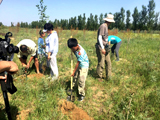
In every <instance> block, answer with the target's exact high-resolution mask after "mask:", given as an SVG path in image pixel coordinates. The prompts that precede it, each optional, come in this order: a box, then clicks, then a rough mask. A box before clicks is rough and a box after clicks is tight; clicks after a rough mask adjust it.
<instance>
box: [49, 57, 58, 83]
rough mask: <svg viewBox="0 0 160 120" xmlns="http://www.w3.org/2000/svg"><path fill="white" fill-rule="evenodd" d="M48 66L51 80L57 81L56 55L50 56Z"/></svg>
mask: <svg viewBox="0 0 160 120" xmlns="http://www.w3.org/2000/svg"><path fill="white" fill-rule="evenodd" d="M50 66H51V71H52V72H53V75H54V77H53V78H52V79H53V80H55V79H58V67H57V58H56V54H52V55H51V60H50Z"/></svg>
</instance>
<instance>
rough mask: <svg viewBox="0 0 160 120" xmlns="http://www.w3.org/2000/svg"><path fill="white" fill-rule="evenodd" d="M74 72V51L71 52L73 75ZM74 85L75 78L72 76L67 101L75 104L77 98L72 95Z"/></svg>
mask: <svg viewBox="0 0 160 120" xmlns="http://www.w3.org/2000/svg"><path fill="white" fill-rule="evenodd" d="M72 72H73V55H72V51H71V73H72ZM72 83H73V76H71V88H70V89H69V90H68V94H69V95H68V97H67V100H68V101H72V102H74V101H75V96H74V95H72V92H73V86H72Z"/></svg>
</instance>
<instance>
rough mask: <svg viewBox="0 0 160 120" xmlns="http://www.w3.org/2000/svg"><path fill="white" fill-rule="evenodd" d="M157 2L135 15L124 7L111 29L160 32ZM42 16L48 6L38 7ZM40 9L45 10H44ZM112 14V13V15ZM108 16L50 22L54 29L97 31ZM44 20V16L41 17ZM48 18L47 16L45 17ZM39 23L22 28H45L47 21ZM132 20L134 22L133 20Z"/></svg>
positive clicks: (150, 2)
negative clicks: (156, 9)
mask: <svg viewBox="0 0 160 120" xmlns="http://www.w3.org/2000/svg"><path fill="white" fill-rule="evenodd" d="M42 3H43V0H40V5H41V6H43V5H42ZM155 6H156V5H155V2H154V0H150V1H149V4H148V6H144V5H142V10H141V11H138V9H137V7H135V8H134V11H133V14H131V12H130V10H127V11H125V9H124V8H123V7H122V8H121V9H120V12H116V13H114V14H113V15H114V20H115V23H112V24H111V25H110V26H109V29H113V28H118V29H119V30H126V29H132V30H137V29H139V30H160V21H159V20H158V19H159V12H158V13H155V11H154V10H155ZM36 7H37V8H38V9H39V11H40V14H41V15H45V13H44V12H45V10H46V6H45V7H44V8H43V7H39V6H38V5H37V6H36ZM40 8H43V9H42V10H41V9H40ZM110 14H112V13H110ZM106 16H107V13H105V14H103V13H101V14H100V16H99V17H98V15H93V14H92V13H91V14H90V16H89V17H88V18H86V16H85V13H84V14H83V15H79V16H78V17H71V18H70V19H69V20H67V19H61V20H57V19H55V20H54V21H51V20H50V21H49V23H52V24H53V25H54V27H62V28H63V29H77V28H78V29H79V30H83V29H87V30H97V29H98V27H99V25H100V24H102V23H103V22H104V21H103V18H104V17H106ZM41 17H42V18H44V16H41ZM45 17H46V16H45ZM42 18H41V20H39V21H32V22H31V23H30V24H28V23H27V22H21V23H18V24H20V25H19V26H20V27H24V28H26V27H28V28H36V27H38V28H43V25H44V24H45V20H44V19H42ZM131 18H132V20H131ZM11 26H14V25H13V23H11Z"/></svg>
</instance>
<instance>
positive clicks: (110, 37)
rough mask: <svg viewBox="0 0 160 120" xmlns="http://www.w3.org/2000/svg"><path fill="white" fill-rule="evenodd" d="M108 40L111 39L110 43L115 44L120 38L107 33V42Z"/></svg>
mask: <svg viewBox="0 0 160 120" xmlns="http://www.w3.org/2000/svg"><path fill="white" fill-rule="evenodd" d="M109 41H111V44H116V43H119V42H120V41H121V39H120V38H119V37H117V36H114V35H109V36H108V42H109Z"/></svg>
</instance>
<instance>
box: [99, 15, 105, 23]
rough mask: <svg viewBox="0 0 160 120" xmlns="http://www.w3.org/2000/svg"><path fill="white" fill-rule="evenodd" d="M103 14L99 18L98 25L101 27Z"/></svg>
mask: <svg viewBox="0 0 160 120" xmlns="http://www.w3.org/2000/svg"><path fill="white" fill-rule="evenodd" d="M103 22H104V21H103V14H102V13H101V14H100V16H99V25H101V24H102V23H103Z"/></svg>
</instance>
